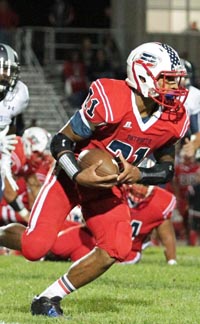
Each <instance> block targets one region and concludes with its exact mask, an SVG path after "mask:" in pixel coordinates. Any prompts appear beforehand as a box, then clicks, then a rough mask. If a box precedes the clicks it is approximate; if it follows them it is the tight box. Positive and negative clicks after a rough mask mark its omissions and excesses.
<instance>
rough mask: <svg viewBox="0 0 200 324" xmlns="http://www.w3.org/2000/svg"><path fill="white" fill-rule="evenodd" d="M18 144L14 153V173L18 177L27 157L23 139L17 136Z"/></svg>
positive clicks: (12, 155)
mask: <svg viewBox="0 0 200 324" xmlns="http://www.w3.org/2000/svg"><path fill="white" fill-rule="evenodd" d="M17 140H18V143H17V144H16V146H15V149H14V150H13V151H12V154H11V159H12V172H13V173H14V174H15V175H17V174H18V173H19V172H20V170H21V169H22V168H23V166H24V165H25V164H26V156H25V153H24V147H23V142H22V139H21V137H19V136H17Z"/></svg>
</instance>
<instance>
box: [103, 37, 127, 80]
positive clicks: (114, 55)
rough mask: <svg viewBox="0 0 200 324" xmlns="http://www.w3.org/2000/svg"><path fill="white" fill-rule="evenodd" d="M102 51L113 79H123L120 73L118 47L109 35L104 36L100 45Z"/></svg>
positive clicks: (120, 63)
mask: <svg viewBox="0 0 200 324" xmlns="http://www.w3.org/2000/svg"><path fill="white" fill-rule="evenodd" d="M102 46H103V49H104V51H105V53H106V57H107V59H108V61H109V62H110V64H111V67H112V70H113V72H114V77H115V78H117V79H118V78H119V79H122V78H124V75H123V72H122V62H121V55H120V51H119V49H118V46H117V44H116V42H115V40H114V38H113V37H112V35H111V34H106V36H105V37H104V40H103V43H102Z"/></svg>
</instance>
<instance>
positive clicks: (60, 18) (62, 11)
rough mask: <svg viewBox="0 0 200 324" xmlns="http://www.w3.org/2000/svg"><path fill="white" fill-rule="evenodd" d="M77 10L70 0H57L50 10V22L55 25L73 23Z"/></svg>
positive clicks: (60, 25)
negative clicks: (75, 10)
mask: <svg viewBox="0 0 200 324" xmlns="http://www.w3.org/2000/svg"><path fill="white" fill-rule="evenodd" d="M74 18H75V12H74V8H73V6H72V5H71V4H70V2H69V1H63V0H55V1H54V3H53V5H52V7H51V8H50V12H49V22H50V24H51V25H52V26H54V27H65V26H69V25H71V24H72V23H73V21H74Z"/></svg>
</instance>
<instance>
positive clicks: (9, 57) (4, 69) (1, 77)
mask: <svg viewBox="0 0 200 324" xmlns="http://www.w3.org/2000/svg"><path fill="white" fill-rule="evenodd" d="M19 72H20V64H19V60H18V55H17V53H16V52H15V51H14V50H13V49H12V48H11V47H10V46H9V45H6V44H2V43H0V96H1V97H2V96H3V97H4V96H5V95H6V93H7V92H8V91H9V90H10V91H12V90H13V88H14V87H15V85H16V83H17V80H18V78H19Z"/></svg>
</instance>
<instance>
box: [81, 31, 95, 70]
mask: <svg viewBox="0 0 200 324" xmlns="http://www.w3.org/2000/svg"><path fill="white" fill-rule="evenodd" d="M81 54H82V58H83V62H84V64H85V66H86V69H87V71H88V69H89V67H90V65H91V64H92V58H93V54H94V51H93V49H92V42H91V39H90V38H89V37H84V38H83V40H82V42H81Z"/></svg>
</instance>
